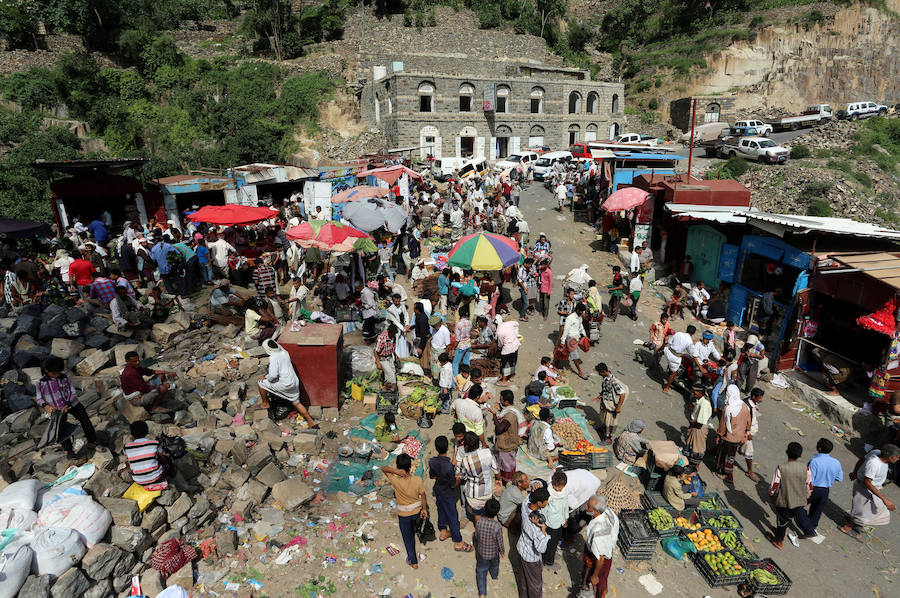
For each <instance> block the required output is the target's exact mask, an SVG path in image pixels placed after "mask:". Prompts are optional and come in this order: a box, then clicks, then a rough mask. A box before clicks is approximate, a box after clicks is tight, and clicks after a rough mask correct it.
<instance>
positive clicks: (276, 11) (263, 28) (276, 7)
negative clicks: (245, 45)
mask: <svg viewBox="0 0 900 598" xmlns="http://www.w3.org/2000/svg"><path fill="white" fill-rule="evenodd" d="M290 24H291V3H290V2H287V1H286V0H253V2H252V8H251V9H250V10H249V11H248V12H247V14H246V16H245V17H244V27H245V28H246V29H248V30H249V31H252V32H253V33H255V34H256V35H258V36H260V38H266V39H271V43H272V50H273V51H274V52H275V57H276V58H277V59H278V60H282V58H283V56H282V49H281V40H282V37H283V35H284V34H285V33H286V32H287V31H288V30H289V29H290Z"/></svg>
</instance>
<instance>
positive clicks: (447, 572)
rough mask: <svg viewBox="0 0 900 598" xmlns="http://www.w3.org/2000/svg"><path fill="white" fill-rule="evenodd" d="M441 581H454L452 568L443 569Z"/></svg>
mask: <svg viewBox="0 0 900 598" xmlns="http://www.w3.org/2000/svg"><path fill="white" fill-rule="evenodd" d="M441 579H443V580H444V581H450V580H451V579H453V569H451V568H450V567H441Z"/></svg>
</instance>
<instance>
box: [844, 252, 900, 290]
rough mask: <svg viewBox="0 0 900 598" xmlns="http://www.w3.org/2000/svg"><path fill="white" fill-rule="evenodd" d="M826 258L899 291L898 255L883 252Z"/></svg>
mask: <svg viewBox="0 0 900 598" xmlns="http://www.w3.org/2000/svg"><path fill="white" fill-rule="evenodd" d="M828 257H830V258H831V259H833V260H834V261H836V262H838V263H839V264H841V265H843V266H847V267H849V268H853V269H855V270H859V271H861V272H864V273H865V274H866V275H868V276H871V277H872V278H874V279H876V280H879V281H881V282H883V283H885V284H887V285H889V286H891V287H893V288H894V289H896V290H900V253H892V252H885V251H877V252H860V253H832V254H830V255H829V256H828Z"/></svg>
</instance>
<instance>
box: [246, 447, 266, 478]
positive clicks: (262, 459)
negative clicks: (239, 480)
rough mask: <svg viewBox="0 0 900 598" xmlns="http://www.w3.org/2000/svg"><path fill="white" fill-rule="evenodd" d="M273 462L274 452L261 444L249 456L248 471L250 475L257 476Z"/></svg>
mask: <svg viewBox="0 0 900 598" xmlns="http://www.w3.org/2000/svg"><path fill="white" fill-rule="evenodd" d="M271 462H272V451H271V450H270V449H269V446H268V445H265V444H259V445H257V446H256V448H254V449H253V451H252V452H251V453H250V454H249V455H248V456H247V469H248V470H249V471H250V475H256V474H258V473H259V472H260V470H261V469H262V468H263V467H265V466H266V465H267V464H269V463H271Z"/></svg>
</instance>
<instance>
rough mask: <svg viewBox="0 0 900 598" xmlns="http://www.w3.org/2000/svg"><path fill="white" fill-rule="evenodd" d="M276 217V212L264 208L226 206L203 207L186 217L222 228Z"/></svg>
mask: <svg viewBox="0 0 900 598" xmlns="http://www.w3.org/2000/svg"><path fill="white" fill-rule="evenodd" d="M277 215H278V210H273V209H272V208H266V207H254V206H242V205H238V204H226V205H224V206H203V207H202V208H200V209H199V210H197V211H196V212H194V213H193V214H190V215H189V216H188V219H189V220H191V221H192V222H206V223H207V224H217V225H222V226H235V225H239V224H256V223H257V222H262V221H263V220H268V219H269V218H274V217H275V216H277Z"/></svg>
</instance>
